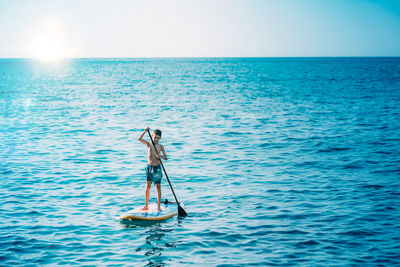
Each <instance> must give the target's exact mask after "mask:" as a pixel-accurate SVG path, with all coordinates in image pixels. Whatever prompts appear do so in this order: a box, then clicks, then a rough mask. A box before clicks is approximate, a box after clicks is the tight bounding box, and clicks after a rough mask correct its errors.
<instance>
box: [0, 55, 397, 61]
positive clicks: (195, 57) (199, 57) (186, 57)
mask: <svg viewBox="0 0 400 267" xmlns="http://www.w3.org/2000/svg"><path fill="white" fill-rule="evenodd" d="M398 57H400V56H175V57H174V56H172V57H169V56H165V57H164V56H155V57H97V56H96V57H65V58H56V59H55V60H56V61H59V60H60V61H62V60H71V59H197V58H198V59H205V58H232V59H235V58H238V59H240V58H398ZM0 59H28V60H41V59H40V58H36V57H0Z"/></svg>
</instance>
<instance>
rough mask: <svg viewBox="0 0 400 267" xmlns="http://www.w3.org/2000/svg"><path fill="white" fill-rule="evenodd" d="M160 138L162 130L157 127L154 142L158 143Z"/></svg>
mask: <svg viewBox="0 0 400 267" xmlns="http://www.w3.org/2000/svg"><path fill="white" fill-rule="evenodd" d="M160 139H161V131H160V130H159V129H155V130H154V132H153V140H154V143H156V144H157V143H158V141H160Z"/></svg>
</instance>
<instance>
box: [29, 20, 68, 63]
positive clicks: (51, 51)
mask: <svg viewBox="0 0 400 267" xmlns="http://www.w3.org/2000/svg"><path fill="white" fill-rule="evenodd" d="M67 39H68V38H67V35H66V34H65V32H64V31H63V29H62V27H60V26H59V23H57V22H54V21H47V23H45V24H44V25H43V24H42V27H40V28H39V30H37V31H35V32H34V33H33V34H32V35H31V40H30V42H29V50H30V52H29V53H30V57H31V58H35V59H38V60H40V61H43V62H57V61H60V60H61V59H64V58H68V57H71V46H70V45H68V40H67Z"/></svg>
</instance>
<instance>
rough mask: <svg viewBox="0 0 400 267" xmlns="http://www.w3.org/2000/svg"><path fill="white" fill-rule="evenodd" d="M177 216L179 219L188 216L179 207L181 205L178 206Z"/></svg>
mask: <svg viewBox="0 0 400 267" xmlns="http://www.w3.org/2000/svg"><path fill="white" fill-rule="evenodd" d="M178 215H179V216H181V217H185V216H188V214H187V213H186V211H185V210H184V209H183V208H182V207H181V205H178Z"/></svg>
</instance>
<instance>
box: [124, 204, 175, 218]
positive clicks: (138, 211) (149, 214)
mask: <svg viewBox="0 0 400 267" xmlns="http://www.w3.org/2000/svg"><path fill="white" fill-rule="evenodd" d="M180 205H181V206H183V204H182V203H180ZM142 208H143V206H140V207H137V208H135V209H133V210H130V211H128V212H125V213H123V214H121V216H119V219H120V220H129V221H162V220H166V219H169V218H171V217H172V216H175V215H177V214H178V205H177V204H176V203H171V202H168V203H161V204H160V208H161V211H158V210H157V204H150V205H149V209H148V210H146V211H143V210H142Z"/></svg>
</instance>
